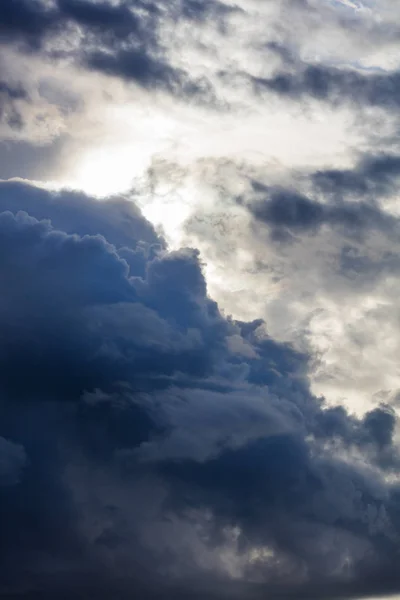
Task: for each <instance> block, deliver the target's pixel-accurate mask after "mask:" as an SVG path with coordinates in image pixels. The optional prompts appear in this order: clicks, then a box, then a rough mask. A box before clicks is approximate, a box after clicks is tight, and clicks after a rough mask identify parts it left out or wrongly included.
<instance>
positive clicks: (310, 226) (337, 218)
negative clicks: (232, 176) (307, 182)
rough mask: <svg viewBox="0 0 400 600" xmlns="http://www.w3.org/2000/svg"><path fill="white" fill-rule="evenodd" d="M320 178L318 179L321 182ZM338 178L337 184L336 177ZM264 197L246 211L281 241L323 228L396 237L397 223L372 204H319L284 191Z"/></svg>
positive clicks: (297, 194) (280, 189) (272, 190)
mask: <svg viewBox="0 0 400 600" xmlns="http://www.w3.org/2000/svg"><path fill="white" fill-rule="evenodd" d="M323 177H324V176H323V175H321V176H320V180H323ZM333 177H334V176H332V179H333ZM337 178H338V180H340V176H339V175H338V176H337ZM327 179H328V180H329V175H328V176H327ZM339 186H340V184H338V187H339ZM256 189H257V188H256ZM261 193H262V189H261ZM264 193H265V196H266V197H265V199H263V200H256V201H254V202H253V203H251V204H250V206H249V210H250V211H251V213H252V214H253V216H254V217H255V219H256V220H257V221H258V222H261V223H265V224H266V225H268V226H269V227H271V230H272V233H273V235H274V236H275V237H276V238H279V239H282V240H284V239H285V237H286V236H288V237H287V239H290V236H291V235H292V234H294V235H295V234H296V233H313V232H316V231H318V230H319V229H320V228H321V227H323V226H328V227H331V228H340V229H342V230H343V231H344V232H348V234H350V235H356V236H360V235H361V236H362V235H363V234H364V233H367V232H370V231H373V230H378V231H379V230H380V231H383V232H385V234H386V235H397V233H398V222H397V219H396V218H394V217H391V216H390V215H388V214H387V213H385V212H384V211H382V210H380V209H379V207H377V206H374V204H370V203H365V202H364V203H363V202H354V201H345V202H341V201H340V200H339V201H337V202H331V203H322V202H319V201H317V200H314V199H312V198H309V197H307V196H304V195H302V194H301V193H298V192H296V191H294V190H293V191H292V190H290V189H284V188H271V189H268V188H265V192H264ZM259 195H260V194H259Z"/></svg>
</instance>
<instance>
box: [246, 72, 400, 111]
mask: <svg viewBox="0 0 400 600" xmlns="http://www.w3.org/2000/svg"><path fill="white" fill-rule="evenodd" d="M252 82H253V85H254V88H255V89H256V90H258V91H262V90H269V91H271V92H274V93H276V94H279V95H280V96H283V97H287V98H290V99H292V100H299V99H307V98H314V99H317V100H322V101H328V102H332V103H335V104H337V103H341V102H350V103H354V104H358V105H364V106H376V107H381V108H385V109H388V110H392V109H397V108H398V107H399V90H400V73H398V72H397V71H395V72H393V73H381V72H379V73H361V72H359V71H357V70H356V69H348V68H345V67H341V68H339V67H333V66H327V65H303V64H301V63H297V64H296V68H295V70H293V71H291V72H282V73H278V74H277V75H275V76H274V77H272V78H269V79H268V78H261V77H253V78H252Z"/></svg>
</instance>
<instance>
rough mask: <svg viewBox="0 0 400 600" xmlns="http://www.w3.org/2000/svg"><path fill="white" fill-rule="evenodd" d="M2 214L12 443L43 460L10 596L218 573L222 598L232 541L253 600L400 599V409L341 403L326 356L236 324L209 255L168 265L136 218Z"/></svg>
mask: <svg viewBox="0 0 400 600" xmlns="http://www.w3.org/2000/svg"><path fill="white" fill-rule="evenodd" d="M1 187H2V186H0V189H1ZM0 204H1V208H2V209H3V210H5V209H7V210H8V211H9V210H10V208H11V210H12V211H13V212H2V213H1V218H0V245H1V253H0V256H1V261H0V277H1V281H2V285H3V288H4V290H6V293H4V294H3V295H2V299H1V302H0V322H1V330H2V332H4V336H2V338H1V339H0V389H1V398H2V399H1V402H0V411H1V419H0V423H1V426H0V435H1V436H2V437H3V438H5V439H7V440H12V444H15V448H22V447H23V448H24V449H25V450H24V451H25V452H26V455H27V456H28V458H29V461H28V462H27V463H26V464H25V463H22V456H23V453H22V450H20V451H18V452H16V454H15V455H13V452H9V451H7V452H6V456H7V457H8V458H7V460H8V461H9V462H7V464H8V465H10V467H9V468H11V466H12V465H14V466H13V468H14V467H15V468H16V472H17V473H18V475H19V484H18V485H15V486H11V487H10V486H8V487H5V488H4V490H5V491H4V492H3V491H2V490H0V508H1V511H0V525H1V529H2V537H1V542H0V554H1V557H2V569H1V570H0V585H1V586H2V587H1V590H2V592H4V593H6V591H7V590H14V591H15V590H17V589H19V588H18V586H21V584H23V585H24V586H25V589H26V590H27V591H26V597H29V594H30V595H31V597H35V596H34V594H35V593H36V592H35V585H36V587H37V589H38V592H37V593H39V594H40V593H42V594H43V596H42V597H45V594H46V593H47V591H46V590H49V589H59V586H61V585H63V582H64V574H63V573H65V572H67V573H68V574H69V579H70V581H69V583H68V585H67V586H66V591H65V594H68V593H69V594H70V595H71V594H73V590H75V589H78V588H79V589H81V590H85V589H87V590H89V589H94V588H95V587H96V585H95V581H96V580H97V579H98V577H100V576H101V575H100V574H101V573H104V581H105V583H104V586H105V590H107V589H114V590H115V593H119V592H120V593H121V595H122V597H123V593H125V592H126V593H128V591H129V592H130V593H134V592H135V590H138V589H139V590H143V595H144V596H145V594H148V596H149V598H150V597H153V596H152V594H154V593H158V594H159V595H160V597H168V594H169V593H170V590H171V589H175V588H174V586H175V583H174V581H175V582H177V589H178V591H179V590H180V591H179V593H182V594H183V595H184V593H185V592H184V590H187V589H192V588H193V586H195V585H196V583H195V582H196V580H197V579H198V578H199V577H200V578H203V579H204V581H205V582H207V585H209V592H208V593H209V594H210V595H211V596H212V595H213V594H215V595H216V596H217V595H218V593H219V592H218V589H219V585H222V584H221V581H222V582H224V581H225V580H226V578H228V580H229V577H228V575H227V573H226V572H224V571H223V569H222V566H221V564H222V563H221V562H219V558H218V557H219V553H220V552H221V553H223V551H224V548H225V547H226V545H227V548H228V549H229V552H233V554H234V555H235V557H236V560H237V561H238V563H239V564H240V565H241V566H240V568H239V567H238V568H239V573H240V574H239V578H240V579H246V578H250V579H251V578H256V579H257V580H259V581H262V587H261V588H259V587H258V586H256V585H254V586H251V585H249V586H248V587H247V586H246V585H244V587H243V588H240V589H243V595H244V596H245V597H247V596H248V597H252V594H255V595H257V594H258V593H269V594H270V593H271V594H278V595H279V594H286V593H288V594H289V595H290V594H292V595H294V596H296V597H298V596H301V595H302V594H306V593H308V592H310V594H311V595H312V594H313V593H314V594H315V593H316V590H318V589H320V585H321V582H322V581H323V582H324V584H325V586H330V585H332V589H333V590H335V589H337V590H338V591H337V594H338V595H340V594H341V593H343V594H345V593H346V592H345V590H347V593H348V594H350V595H353V596H358V595H363V594H364V593H365V578H366V577H367V578H368V580H369V581H370V584H371V589H375V590H376V591H377V593H384V592H387V591H389V590H392V589H398V588H396V586H397V585H398V580H397V569H396V568H395V566H394V563H395V558H394V557H395V556H397V552H398V539H397V536H398V533H399V529H400V523H399V518H398V512H397V493H398V492H397V486H396V484H391V483H388V481H387V480H385V478H384V476H383V475H384V473H391V472H392V470H393V469H394V468H395V467H396V465H397V464H398V459H397V455H396V452H395V447H394V443H393V439H394V432H395V428H396V421H395V417H394V414H393V413H392V411H391V410H390V409H388V408H387V407H384V406H382V407H379V408H377V409H375V410H373V411H371V412H370V413H369V414H367V415H366V416H365V418H364V419H357V418H356V417H352V416H350V415H349V414H348V413H347V412H346V410H345V409H344V408H343V407H342V408H339V409H329V408H327V407H326V406H325V404H324V401H323V399H318V398H316V397H314V396H313V395H312V394H311V393H310V390H309V382H308V376H307V373H308V357H307V355H302V354H300V353H299V352H296V351H295V350H294V349H293V348H291V347H290V346H288V345H287V344H282V343H278V342H276V341H274V340H273V339H271V338H270V337H269V336H268V335H267V333H266V332H265V328H264V326H263V322H262V321H260V320H256V321H254V322H251V323H245V322H235V321H234V320H232V319H226V318H224V317H223V316H222V315H221V313H220V311H219V309H218V305H217V304H216V303H215V302H213V301H212V300H211V299H210V298H209V297H208V295H207V286H206V282H205V279H204V275H203V273H202V271H201V264H200V257H199V253H198V251H196V250H195V249H181V250H178V251H174V252H168V251H167V250H166V249H165V246H163V244H162V242H161V241H160V240H158V238H157V237H156V235H155V233H154V231H153V230H152V229H151V227H150V226H146V224H145V222H144V219H143V217H142V216H141V214H140V212H139V211H138V210H137V209H136V208H135V207H134V205H132V204H130V203H128V202H126V201H117V200H113V199H110V200H108V201H105V202H98V201H95V200H93V199H91V198H88V197H85V196H82V195H81V196H79V195H76V194H71V193H69V192H60V193H58V194H55V193H51V192H47V191H44V190H40V189H37V188H34V187H32V186H29V185H26V184H21V183H12V182H11V183H8V184H4V191H3V194H2V195H1V202H0ZM20 208H23V209H26V210H28V212H30V213H32V214H33V215H36V216H37V217H38V218H41V219H42V218H43V217H44V216H47V218H48V219H49V220H48V221H43V220H38V219H37V218H34V217H33V216H29V215H27V214H26V213H21V212H18V210H19V209H20ZM13 213H14V214H13ZM94 228H96V229H98V234H94ZM100 234H101V235H100ZM142 235H143V236H145V237H146V236H147V239H145V240H144V241H141V237H142ZM107 239H110V240H111V239H112V241H113V243H112V244H111V243H110V241H107ZM154 244H155V245H156V246H157V244H158V246H157V249H156V250H154V251H151V250H150V248H151V247H152V246H153V245H154ZM135 253H139V254H140V257H141V258H140V260H139V259H138V257H137V256H135V257H133V256H132V255H135ZM232 339H235V345H232ZM239 340H242V341H241V346H239V345H238V344H239ZM240 347H241V348H242V349H243V347H246V349H247V351H246V352H245V353H244V352H238V348H240ZM249 349H251V350H252V351H251V352H250V351H249ZM7 449H8V450H10V449H14V446H8V445H7V444H6V450H7ZM354 452H356V453H357V452H364V453H365V457H366V463H367V464H364V465H360V464H359V463H357V461H355V460H353V459H352V456H353V453H354ZM12 456H14V458H15V461H14V462H13V461H12V460H9V459H10V457H12ZM343 456H345V457H346V460H344V458H343ZM18 457H19V458H18ZM13 460H14V459H13ZM18 461H19V462H18ZM22 466H23V468H22ZM207 515H208V516H207ZM206 516H207V517H206ZM229 531H237V532H238V533H237V537H236V538H235V539H236V541H235V539H233V538H232V539H231V541H226V540H227V538H226V536H227V532H229ZM333 539H334V540H335V543H334V544H333V543H332V540H333ZM263 551H264V554H263ZM167 556H168V558H167ZM251 556H252V557H253V558H251V559H250V558H249V557H251ZM346 557H349V561H350V562H347V563H346V561H347V558H346ZM204 561H206V563H204ZM207 561H208V563H207ZM25 564H29V565H30V566H29V570H28V572H26V571H25V570H24V568H23V567H22V566H21V565H25ZM204 564H209V565H210V567H209V568H206V567H205V566H204ZM345 564H348V567H346V568H345V567H344V565H345ZM135 565H136V566H135ZM132 569H133V571H134V572H133V573H132ZM221 569H222V570H221ZM128 571H129V577H128V575H127V572H128ZM151 571H154V572H155V573H154V574H153V575H151V576H150V575H149V573H150V572H151ZM153 578H155V579H156V581H157V587H158V591H157V592H155V591H154V588H153V586H152V584H151V580H152V579H153ZM176 578H177V579H176ZM221 578H222V579H221ZM117 581H119V583H117ZM34 582H36V583H34ZM107 586H109V587H107ZM119 586H122V589H121V587H119ZM171 586H172V587H171ZM187 586H189V588H188V587H187ZM231 586H232V582H231V581H226V584H225V583H224V585H223V588H224V593H225V594H226V595H227V597H234V594H235V593H236V592H234V591H232V587H231ZM335 586H337V587H335ZM105 590H104V597H107V594H108V595H109V594H110V593H111V592H110V593H108V592H107V591H105ZM340 590H342V591H340ZM206 593H207V592H205V591H202V588H199V597H202V595H204V594H206ZM332 595H333V596H334V595H335V594H334V593H333V592H332ZM66 597H68V595H67V596H66ZM155 597H157V596H155Z"/></svg>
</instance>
